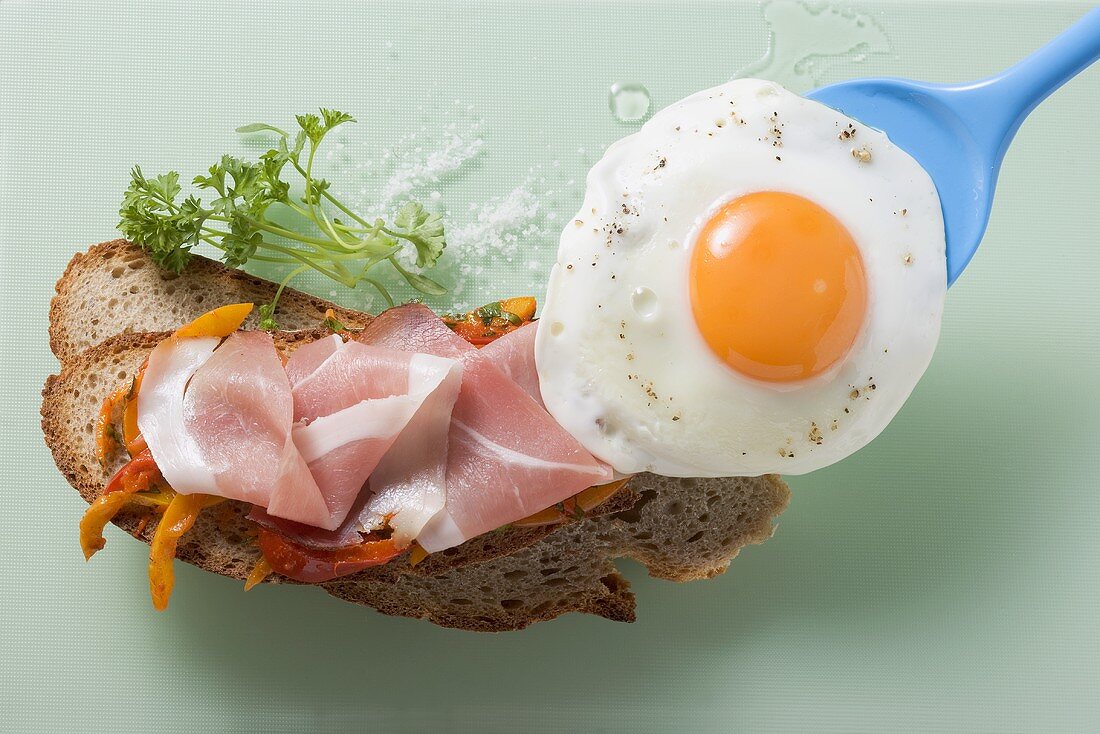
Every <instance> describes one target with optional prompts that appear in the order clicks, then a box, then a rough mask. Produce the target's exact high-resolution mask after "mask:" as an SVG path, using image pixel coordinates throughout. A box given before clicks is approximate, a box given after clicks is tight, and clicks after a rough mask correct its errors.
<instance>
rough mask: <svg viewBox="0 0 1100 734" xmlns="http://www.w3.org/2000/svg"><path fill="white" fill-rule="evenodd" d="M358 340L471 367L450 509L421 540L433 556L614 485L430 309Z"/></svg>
mask: <svg viewBox="0 0 1100 734" xmlns="http://www.w3.org/2000/svg"><path fill="white" fill-rule="evenodd" d="M356 339H357V340H358V341H360V342H363V343H365V344H371V345H376V346H385V347H388V348H390V349H399V350H404V351H413V352H423V353H427V354H433V355H436V356H439V357H444V358H447V359H453V360H459V361H461V363H462V365H463V371H462V381H461V389H460V390H459V393H458V397H457V399H456V400H455V403H454V409H453V411H452V414H451V426H450V430H449V433H448V448H447V453H446V504H445V506H444V507H443V509H442V510H441V511H440V512H439V513H438V514H436V515H435V516H434V517H433V518H432V519H431V520H430V521H429V522H428V523H427V524H426V525H425V526H424V528H423V529H422V530H421V531H420V534H419V535H418V536H417V542H418V543H420V545H421V546H423V547H424V549H425V550H428V551H429V552H436V551H440V550H444V549H446V548H449V547H452V546H455V545H458V544H460V543H462V542H463V541H465V540H467V539H469V538H472V537H474V536H477V535H480V534H482V533H485V532H488V531H490V530H494V529H496V528H498V527H501V526H503V525H506V524H508V523H510V522H513V521H515V520H519V519H521V518H523V517H526V516H527V515H530V514H533V513H535V512H538V511H540V510H543V509H545V508H547V507H549V506H551V505H553V504H555V503H557V502H561V501H562V500H565V499H566V498H568V497H571V496H572V495H574V494H576V493H577V492H579V491H581V490H583V489H585V488H587V487H589V486H591V485H593V484H600V483H602V482H606V481H609V480H610V478H611V476H610V473H609V472H608V470H607V468H606V467H605V466H602V465H601V464H600V463H599V462H598V461H597V460H596V459H595V458H593V457H592V455H591V454H589V453H588V452H587V451H585V450H584V448H583V447H581V445H580V444H579V443H578V442H577V441H576V440H575V439H574V438H573V437H572V436H570V435H569V434H568V433H567V432H566V431H565V430H564V429H563V428H562V427H561V426H559V425H558V424H557V422H555V421H554V419H553V418H552V417H551V416H550V415H549V414H548V413H547V412H546V411H545V410H543V409H542V408H541V407H540V406H539V404H538V403H536V402H535V400H534V399H532V397H531V396H530V395H528V393H527V392H525V391H524V389H523V388H521V387H520V386H519V385H518V384H517V383H516V382H513V381H512V380H511V379H509V377H508V376H507V375H506V374H505V373H504V372H503V371H501V369H500V368H498V367H497V366H496V365H495V364H494V363H493V360H492V359H491V358H490V356H487V355H485V354H484V353H483V351H479V350H477V349H476V348H475V347H473V346H472V345H470V344H469V343H468V342H466V341H465V340H464V339H462V338H461V337H460V336H458V335H457V334H455V333H454V332H452V331H451V330H450V329H449V328H447V326H446V325H445V324H443V322H442V321H440V319H439V318H438V317H437V316H436V315H435V314H434V313H432V312H431V311H430V310H429V309H428V308H426V307H424V306H421V305H418V304H409V305H406V306H399V307H397V308H392V309H390V310H388V311H385V312H384V313H382V314H381V315H380V316H378V317H377V318H375V319H374V320H373V321H372V322H371V323H370V325H369V326H368V327H367V328H366V329H365V330H364V331H363V332H361V333H360V334H359V335H358V336H357V337H356ZM378 485H379V486H378V487H377V488H379V489H380V488H381V487H380V485H381V482H379V483H378ZM372 488H376V483H375V482H373V481H372Z"/></svg>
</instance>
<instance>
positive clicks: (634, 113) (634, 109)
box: [608, 82, 649, 122]
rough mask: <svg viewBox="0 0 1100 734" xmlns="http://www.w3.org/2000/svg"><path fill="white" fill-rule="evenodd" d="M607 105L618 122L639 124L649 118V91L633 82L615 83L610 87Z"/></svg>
mask: <svg viewBox="0 0 1100 734" xmlns="http://www.w3.org/2000/svg"><path fill="white" fill-rule="evenodd" d="M608 104H609V105H610V107H611V113H612V114H613V115H615V118H616V119H617V120H619V121H620V122H641V121H642V120H644V119H645V118H647V117H649V90H648V89H646V88H645V87H644V86H642V85H641V84H637V83H634V82H616V83H615V84H612V85H611V93H610V94H609V95H608Z"/></svg>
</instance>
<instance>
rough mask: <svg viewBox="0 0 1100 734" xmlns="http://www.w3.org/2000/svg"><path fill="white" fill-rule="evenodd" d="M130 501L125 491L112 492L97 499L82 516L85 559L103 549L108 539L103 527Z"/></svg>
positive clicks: (82, 541) (82, 544) (81, 531)
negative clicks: (105, 536) (104, 534)
mask: <svg viewBox="0 0 1100 734" xmlns="http://www.w3.org/2000/svg"><path fill="white" fill-rule="evenodd" d="M129 501H130V497H129V495H127V494H126V493H125V492H111V493H110V494H105V495H103V496H102V497H99V498H98V499H96V501H95V502H93V503H92V504H91V506H89V507H88V510H87V511H86V512H85V513H84V517H82V518H80V549H81V550H82V551H84V560H85V561H88V560H91V558H92V556H94V555H95V554H96V552H97V551H100V550H103V546H104V545H106V544H107V539H106V538H104V537H103V528H105V527H106V526H107V523H109V522H110V521H111V519H112V518H113V517H114V516H115V515H117V514H118V513H119V510H121V509H122V508H123V507H125V506H126V503H127V502H129Z"/></svg>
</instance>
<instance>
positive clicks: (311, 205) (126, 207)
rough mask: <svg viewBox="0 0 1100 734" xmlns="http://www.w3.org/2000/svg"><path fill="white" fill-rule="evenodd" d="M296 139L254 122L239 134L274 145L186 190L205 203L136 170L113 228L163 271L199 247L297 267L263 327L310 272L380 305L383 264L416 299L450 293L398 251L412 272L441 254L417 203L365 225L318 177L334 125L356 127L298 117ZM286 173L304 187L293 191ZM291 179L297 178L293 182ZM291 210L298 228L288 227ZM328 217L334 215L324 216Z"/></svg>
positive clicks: (265, 309)
mask: <svg viewBox="0 0 1100 734" xmlns="http://www.w3.org/2000/svg"><path fill="white" fill-rule="evenodd" d="M297 122H298V128H299V129H298V131H297V133H296V134H294V135H293V136H291V134H290V133H289V132H287V131H285V130H282V129H280V128H278V127H276V126H274V125H269V124H267V123H262V122H260V123H253V124H251V125H245V126H243V127H239V128H237V132H239V133H254V132H268V133H274V134H275V135H276V137H277V141H276V146H275V147H274V148H272V149H270V150H268V151H267V152H266V153H264V154H263V155H261V156H260V157H259V160H257V161H256V162H249V161H246V160H244V159H242V158H239V157H236V156H231V155H223V156H222V157H221V160H219V161H218V162H217V163H215V164H214V165H213V166H211V167H210V169H209V171H208V173H207V175H200V176H196V177H195V178H194V179H193V181H192V184H193V185H194V186H196V187H197V188H199V189H201V190H204V191H209V192H211V194H212V195H216V196H215V198H213V199H212V200H210V201H203V200H202V199H200V198H199V196H196V195H194V194H190V195H187V196H181V194H182V192H181V187H180V182H179V173H177V172H176V171H170V172H168V173H165V174H162V175H159V176H152V177H149V176H146V175H145V174H144V173H143V172H142V170H141V168H140V167H138V166H134V168H133V170H132V171H131V172H130V186H129V188H127V190H126V194H125V195H124V197H123V199H122V206H121V208H120V209H119V215H120V217H121V221H120V222H119V224H118V228H119V230H121V231H122V233H123V234H124V235H126V237H128V238H129V239H131V240H132V241H134V242H136V243H137V244H139V245H141V247H142V248H144V249H145V251H146V252H148V253H149V255H150V257H152V259H153V260H154V261H155V262H157V263H158V264H159V265H161V266H162V267H164V268H166V269H168V270H171V271H173V272H176V273H178V272H180V271H181V270H183V268H184V267H185V266H186V265H187V263H188V261H189V260H190V259H191V256H192V253H191V248H193V247H194V246H195V245H197V244H198V243H200V242H206V243H208V244H210V245H213V246H214V247H216V248H217V249H219V250H221V252H222V260H223V261H224V262H225V263H226V265H228V266H230V267H240V266H241V265H243V264H244V263H246V262H248V261H249V260H257V261H261V262H269V263H278V264H283V265H294V266H296V267H295V268H294V269H293V270H291V271H290V273H289V274H288V275H287V276H286V278H285V279H284V280H283V282H282V283H281V284H280V285H279V290H278V291H277V293H276V295H275V298H274V299H273V300H272V302H271V303H269V304H265V305H263V306H261V307H260V317H261V324H260V326H261V328H264V329H274V328H277V324H276V323H275V319H274V313H275V307H276V304H277V303H278V301H279V297H280V296H281V295H282V292H283V288H284V287H285V286H286V284H287V283H288V282H289V281H290V280H291V279H292V278H294V277H295V276H297V275H299V274H301V273H303V272H306V271H308V270H315V271H317V272H319V273H322V274H323V275H326V276H328V277H329V278H331V279H333V280H335V281H337V282H339V283H342V284H343V285H345V286H348V287H349V288H354V287H355V286H356V285H358V284H359V283H361V282H366V283H368V284H370V285H372V286H374V288H376V289H377V290H378V292H379V293H381V294H382V297H383V298H385V299H386V302H387V303H389V304H390V305H393V303H394V300H393V297H392V296H391V295H390V293H389V292H388V291H387V290H386V288H385V286H384V285H383V284H382V283H381V282H380V281H379V280H378V279H377V278H376V277H374V275H372V274H371V270H372V269H373V268H374V267H375V266H376V265H379V264H380V263H382V262H388V263H389V264H390V265H391V266H392V267H393V268H394V269H395V270H397V272H398V273H400V274H401V276H402V277H403V278H404V279H405V280H406V281H407V282H408V284H409V285H410V286H412V287H413V288H414V289H416V290H417V291H419V292H421V293H426V294H429V295H442V294H443V293H446V289H445V288H444V287H443V286H441V285H440V284H439V283H437V282H435V281H434V280H432V279H431V278H428V277H427V276H425V275H423V274H422V273H421V272H416V271H414V270H410V269H408V268H406V267H405V266H403V265H402V264H401V262H400V261H399V260H398V258H397V253H398V252H400V251H401V250H402V248H405V247H409V246H411V247H414V248H415V249H416V269H417V270H418V271H419V270H425V269H428V268H431V267H432V266H433V265H434V264H435V263H436V261H437V260H438V259H439V257H440V256H441V255H442V254H443V249H444V247H446V239H445V235H444V231H443V222H442V220H441V218H440V216H439V215H438V214H433V213H430V212H428V211H425V209H424V207H423V206H422V205H421V204H419V203H418V202H415V201H408V202H406V203H405V204H404V205H403V206H402V207H401V208H400V209H399V210H398V211H397V213H396V214H395V216H394V217H393V223H392V225H391V224H387V223H386V222H385V221H384V220H383V219H375V220H374V221H368V220H367V219H365V218H364V217H362V216H360V215H359V214H357V213H356V212H354V211H352V210H351V209H350V208H349V207H348V206H346V205H345V204H344V203H343V202H341V201H340V200H339V199H338V198H337V197H336V196H335V195H334V194H333V193H332V192H331V191H330V190H329V182H328V181H327V180H325V179H323V178H319V177H317V176H315V175H314V162H315V160H316V158H317V150H318V149H319V148H320V146H321V143H322V141H323V140H324V139H325V136H326V135H328V133H330V132H331V131H332V130H333V129H335V128H336V127H338V126H340V125H343V124H344V123H348V122H355V119H354V118H353V117H352V116H351V115H348V114H346V113H343V112H337V111H336V110H329V109H322V110H321V114H320V115H313V114H308V115H298V116H297ZM284 174H290V177H291V178H300V179H301V180H300V181H295V183H297V184H298V186H299V187H300V188H296V189H295V192H294V193H292V187H291V182H290V181H288V180H286V178H284ZM295 174H296V175H295ZM288 212H292V213H293V215H297V218H296V219H295V218H294V217H293V216H291V217H290V218H289V219H295V221H301V222H302V223H303V224H304V226H301V227H298V226H294V225H287V224H285V222H286V221H287V220H288V217H286V216H282V217H278V218H275V217H273V215H278V214H284V215H285V214H286V213H288ZM330 212H331V213H330Z"/></svg>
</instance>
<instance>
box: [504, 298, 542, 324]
mask: <svg viewBox="0 0 1100 734" xmlns="http://www.w3.org/2000/svg"><path fill="white" fill-rule="evenodd" d="M536 305H537V303H536V301H535V298H534V296H518V297H516V298H506V299H505V300H503V301H501V302H500V308H501V310H503V311H507V312H508V313H511V314H515V315H516V316H519V317H520V318H521V319H523V320H524V321H530V320H531V319H533V318H535V307H536Z"/></svg>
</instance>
